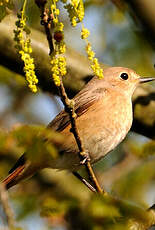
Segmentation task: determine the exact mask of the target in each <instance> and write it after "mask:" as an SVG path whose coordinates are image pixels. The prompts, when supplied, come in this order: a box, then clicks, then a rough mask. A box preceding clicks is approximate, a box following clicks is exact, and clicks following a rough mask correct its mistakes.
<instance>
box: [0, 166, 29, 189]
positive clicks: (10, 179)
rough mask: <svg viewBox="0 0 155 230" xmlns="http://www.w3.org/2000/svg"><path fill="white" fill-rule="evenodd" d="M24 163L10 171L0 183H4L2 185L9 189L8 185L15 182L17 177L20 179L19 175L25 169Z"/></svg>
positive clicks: (10, 185)
mask: <svg viewBox="0 0 155 230" xmlns="http://www.w3.org/2000/svg"><path fill="white" fill-rule="evenodd" d="M25 167H26V165H25V164H24V165H21V166H19V167H17V168H16V169H15V170H14V171H13V172H11V173H10V174H9V175H8V176H7V177H6V178H5V179H4V180H3V181H2V183H3V184H4V186H5V187H6V188H7V189H9V188H10V187H12V186H13V185H15V184H17V183H18V181H19V179H20V175H21V174H22V173H23V170H24V169H25Z"/></svg>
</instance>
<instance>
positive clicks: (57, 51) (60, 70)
mask: <svg viewBox="0 0 155 230" xmlns="http://www.w3.org/2000/svg"><path fill="white" fill-rule="evenodd" d="M56 2H57V1H56V0H52V4H51V11H52V14H53V24H54V52H53V53H52V54H51V72H52V78H53V81H54V83H55V85H56V86H60V83H61V81H60V78H61V77H62V76H64V75H66V73H67V70H66V58H65V57H64V56H63V55H64V54H65V52H66V45H65V42H64V32H63V28H64V25H63V23H62V22H60V21H59V18H58V15H59V9H57V5H56Z"/></svg>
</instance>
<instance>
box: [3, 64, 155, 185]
mask: <svg viewBox="0 0 155 230" xmlns="http://www.w3.org/2000/svg"><path fill="white" fill-rule="evenodd" d="M103 75H104V77H103V79H99V78H98V77H96V76H94V77H93V78H92V79H91V80H90V81H89V82H88V83H87V84H86V85H85V86H84V88H83V89H82V90H81V91H80V92H79V93H78V94H77V95H76V96H75V97H74V102H75V112H76V114H77V118H76V123H77V128H78V130H79V135H80V137H81V139H82V143H83V145H84V148H85V149H86V151H88V153H89V157H90V162H91V164H94V163H96V162H97V161H99V160H100V159H101V158H103V157H104V156H105V155H106V154H108V153H109V152H111V151H112V150H113V149H115V147H116V146H117V145H119V143H121V142H122V141H123V139H124V138H125V137H126V135H127V133H128V132H129V130H130V128H131V125H132V120H133V109H132V95H133V93H134V91H135V89H136V87H137V86H138V85H139V84H141V83H145V82H149V81H153V80H155V78H151V77H149V78H148V77H146V78H142V77H140V75H138V74H137V73H136V72H135V71H134V70H132V69H129V68H125V67H109V68H105V69H104V70H103ZM47 128H48V129H52V130H54V131H56V132H59V133H61V134H62V135H63V136H64V142H63V143H62V145H61V146H60V148H59V156H58V157H57V158H56V159H53V158H51V159H48V160H47V159H44V160H41V162H38V161H36V162H35V161H33V162H32V161H31V160H30V159H28V157H27V154H26V153H24V154H23V155H22V156H21V157H20V158H19V159H18V160H17V162H16V163H15V165H14V167H13V168H12V169H11V170H10V171H9V175H8V176H7V177H6V178H5V179H4V180H3V182H2V183H3V184H4V185H5V186H6V188H10V187H12V186H14V185H16V184H17V183H19V182H20V181H21V180H23V179H25V178H28V177H30V176H32V175H33V174H34V173H35V172H37V171H38V170H41V169H43V168H53V169H59V170H69V171H71V172H77V171H78V170H79V168H80V167H81V162H80V159H79V156H78V152H79V149H78V146H77V144H76V141H75V139H74V136H73V134H72V132H71V123H70V118H69V114H68V113H67V112H66V111H65V110H63V111H61V112H60V113H59V114H58V115H57V116H56V117H55V118H54V120H52V121H51V122H50V123H49V125H48V126H47Z"/></svg>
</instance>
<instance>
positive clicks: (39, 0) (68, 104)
mask: <svg viewBox="0 0 155 230" xmlns="http://www.w3.org/2000/svg"><path fill="white" fill-rule="evenodd" d="M35 2H36V4H37V5H38V7H39V8H40V10H41V18H42V22H43V23H42V24H43V25H44V27H45V32H46V37H47V40H48V43H49V48H50V54H51V53H52V52H53V51H54V47H53V41H52V34H51V31H50V23H51V22H50V18H49V17H48V14H47V13H46V12H47V9H45V5H46V0H35ZM57 88H58V90H59V94H60V97H61V100H62V102H63V104H64V106H65V111H66V112H67V113H68V114H69V117H70V121H71V127H72V128H71V132H72V133H73V135H74V138H75V140H76V143H77V145H78V148H79V152H78V154H79V159H80V162H81V164H83V165H85V167H86V170H87V172H88V175H89V177H90V180H91V181H92V183H93V185H94V187H95V189H96V191H97V192H99V193H103V192H104V191H103V190H102V189H101V187H100V185H99V183H98V181H97V179H96V176H95V174H94V172H93V169H92V167H91V164H90V158H89V153H88V152H87V151H86V150H85V148H84V146H83V143H82V140H81V138H80V135H79V131H78V128H77V125H76V113H75V111H74V100H70V99H69V98H68V96H67V94H66V91H65V88H64V85H63V82H62V81H61V84H60V86H57Z"/></svg>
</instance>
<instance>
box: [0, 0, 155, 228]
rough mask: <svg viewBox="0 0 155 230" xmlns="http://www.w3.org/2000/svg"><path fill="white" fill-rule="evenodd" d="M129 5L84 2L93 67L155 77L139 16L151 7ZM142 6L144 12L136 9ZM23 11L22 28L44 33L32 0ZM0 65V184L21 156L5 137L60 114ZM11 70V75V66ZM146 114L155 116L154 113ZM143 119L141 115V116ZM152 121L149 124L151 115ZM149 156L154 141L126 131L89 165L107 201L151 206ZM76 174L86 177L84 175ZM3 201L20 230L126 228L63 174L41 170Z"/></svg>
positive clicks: (154, 35) (74, 34)
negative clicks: (111, 148)
mask: <svg viewBox="0 0 155 230" xmlns="http://www.w3.org/2000/svg"><path fill="white" fill-rule="evenodd" d="M13 2H14V9H13V11H10V10H9V14H16V12H17V11H18V10H19V9H20V7H21V5H22V1H13ZM128 2H130V3H128ZM133 2H134V1H121V0H118V1H117V0H115V1H114V0H113V1H110V0H97V1H96V0H86V1H85V19H84V25H85V26H86V27H87V28H88V29H89V30H90V38H89V40H90V42H91V44H92V46H93V50H94V51H95V53H96V56H97V57H98V58H99V61H100V62H102V63H104V64H106V65H109V66H124V67H129V68H132V69H134V70H135V71H137V72H138V73H139V74H141V75H142V76H155V69H154V64H155V52H154V48H155V20H154V24H151V20H150V21H149V20H147V16H146V15H144V14H145V13H147V14H148V15H149V17H148V18H149V19H150V18H153V17H154V18H155V2H154V1H151V0H143V1H142V0H141V1H140V0H139V1H138V0H137V1H135V2H134V3H133ZM145 3H147V5H148V8H147V7H145ZM136 4H137V5H136ZM143 4H144V5H143ZM58 5H59V7H60V9H61V19H62V20H63V22H64V24H65V42H66V44H67V46H68V47H71V48H72V49H74V50H75V51H76V52H77V53H81V54H82V55H85V44H84V42H83V41H82V40H81V39H80V26H77V27H76V28H72V27H71V26H70V23H69V20H68V17H67V14H66V12H65V10H64V9H63V7H62V4H61V3H60V4H58ZM143 6H144V7H145V11H146V12H143V11H142V10H141V9H142V8H144V7H143ZM149 6H150V7H149ZM149 10H150V11H149ZM26 12H27V17H28V25H29V26H30V27H31V28H33V29H36V30H39V31H42V32H43V28H41V26H40V15H39V10H38V8H37V6H36V5H35V3H34V1H30V0H29V1H28V4H27V8H26ZM5 20H6V19H4V21H5ZM152 20H153V19H152ZM1 23H3V20H2V22H1ZM8 23H9V21H8ZM10 23H11V21H10ZM0 27H1V24H0ZM0 39H1V38H0ZM45 39H46V38H45ZM6 42H7V41H6ZM8 49H9V47H8ZM0 52H1V51H0ZM6 52H7V51H6ZM2 59H3V57H2V56H1V59H0V60H1V63H0V127H1V128H0V130H1V131H0V137H1V140H0V179H3V178H4V177H5V176H6V175H7V172H8V171H9V169H10V167H11V166H12V165H13V164H14V163H15V161H16V159H17V158H18V157H19V156H20V154H21V153H22V152H21V151H23V149H22V148H21V146H20V147H19V146H18V145H17V144H16V142H15V141H14V139H13V138H11V137H10V135H9V133H10V132H11V131H12V130H14V129H16V128H17V127H20V126H22V125H24V124H26V125H43V126H46V125H47V124H48V123H49V122H50V121H51V120H52V119H53V118H54V117H55V115H56V114H58V112H59V111H61V109H62V108H63V105H62V103H61V101H60V99H59V97H58V96H57V95H53V94H51V93H49V92H46V91H43V90H40V91H39V93H37V94H33V93H31V92H30V91H29V89H28V87H27V83H26V81H25V80H24V77H23V76H21V75H20V74H19V73H17V72H18V71H17V72H16V71H12V70H13V68H12V67H10V68H9V62H8V63H6V64H5V63H4V61H3V60H2ZM6 66H7V67H8V68H6ZM16 68H17V69H18V66H16ZM16 68H15V69H16ZM19 68H20V67H19ZM46 77H48V76H46ZM49 78H50V76H49ZM51 81H52V80H51ZM49 83H50V81H49ZM51 84H52V83H51ZM48 87H50V86H48ZM149 87H150V88H151V90H154V89H155V84H154V83H150V84H149ZM152 103H154V102H152ZM150 113H152V114H155V111H150ZM144 114H145V111H144ZM145 116H146V117H147V114H145ZM152 116H153V118H154V115H152ZM22 132H24V130H22ZM29 132H31V129H30V130H29ZM30 137H31V135H30ZM154 137H155V131H154ZM34 151H35V150H34ZM154 152H155V143H154V141H153V140H151V139H149V138H148V137H146V136H142V135H140V134H137V133H134V132H130V133H129V134H128V136H127V138H126V139H125V140H124V142H123V143H122V144H121V145H120V146H119V147H118V148H117V149H116V150H114V151H113V152H111V153H110V154H109V155H108V156H106V157H105V158H104V159H102V160H101V161H100V162H99V163H97V164H95V165H94V169H95V172H96V174H97V177H98V179H99V182H100V184H101V186H104V187H105V188H106V190H107V191H108V192H109V193H110V194H111V195H112V196H114V197H117V198H118V199H120V200H123V201H126V202H129V203H130V204H133V205H135V206H136V207H139V208H142V209H143V208H147V207H149V206H151V205H152V204H154V202H155V195H154V189H155V183H154V182H155V181H154V180H155V170H154V168H155V159H154V156H153V155H154ZM81 173H82V174H83V175H84V176H87V175H86V173H85V172H84V170H83V171H82V172H81ZM9 199H10V204H11V207H12V209H13V211H14V215H15V219H16V224H17V226H20V227H21V228H22V229H28V230H31V229H34V228H36V229H37V230H42V229H54V230H59V229H60V230H65V229H74V230H75V229H80V230H81V229H95V230H98V229H111V227H112V226H113V227H112V229H124V228H123V226H125V225H124V224H125V221H124V220H121V221H119V222H118V224H116V222H115V221H116V219H117V218H118V217H120V216H121V215H122V213H121V211H120V209H119V210H118V209H117V208H116V207H115V206H113V205H112V204H111V206H110V205H109V203H108V202H107V201H103V203H104V205H103V206H104V208H103V206H102V205H101V202H99V200H98V198H96V197H92V194H91V193H90V192H89V191H88V190H87V188H85V187H84V185H82V184H81V183H80V182H78V181H77V179H76V178H74V177H73V176H72V175H71V174H70V173H68V172H59V171H55V170H49V169H48V170H43V171H42V172H39V173H38V174H37V175H35V176H34V177H33V178H31V179H29V180H27V181H25V182H23V183H21V184H20V185H18V186H15V187H14V188H12V189H11V190H10V191H9ZM106 202H107V203H108V204H107V205H105V203H106ZM86 210H87V211H88V213H87V214H86V213H85V211H86ZM124 215H125V214H124ZM109 216H110V220H109ZM102 218H103V219H104V220H105V221H104V224H105V223H106V228H105V225H104V224H103V223H102V221H103V220H102ZM106 218H107V219H106ZM114 220H115V221H114ZM114 222H115V224H114ZM4 226H6V219H5V215H4V214H3V210H2V207H1V209H0V227H4ZM103 226H104V228H103Z"/></svg>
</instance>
